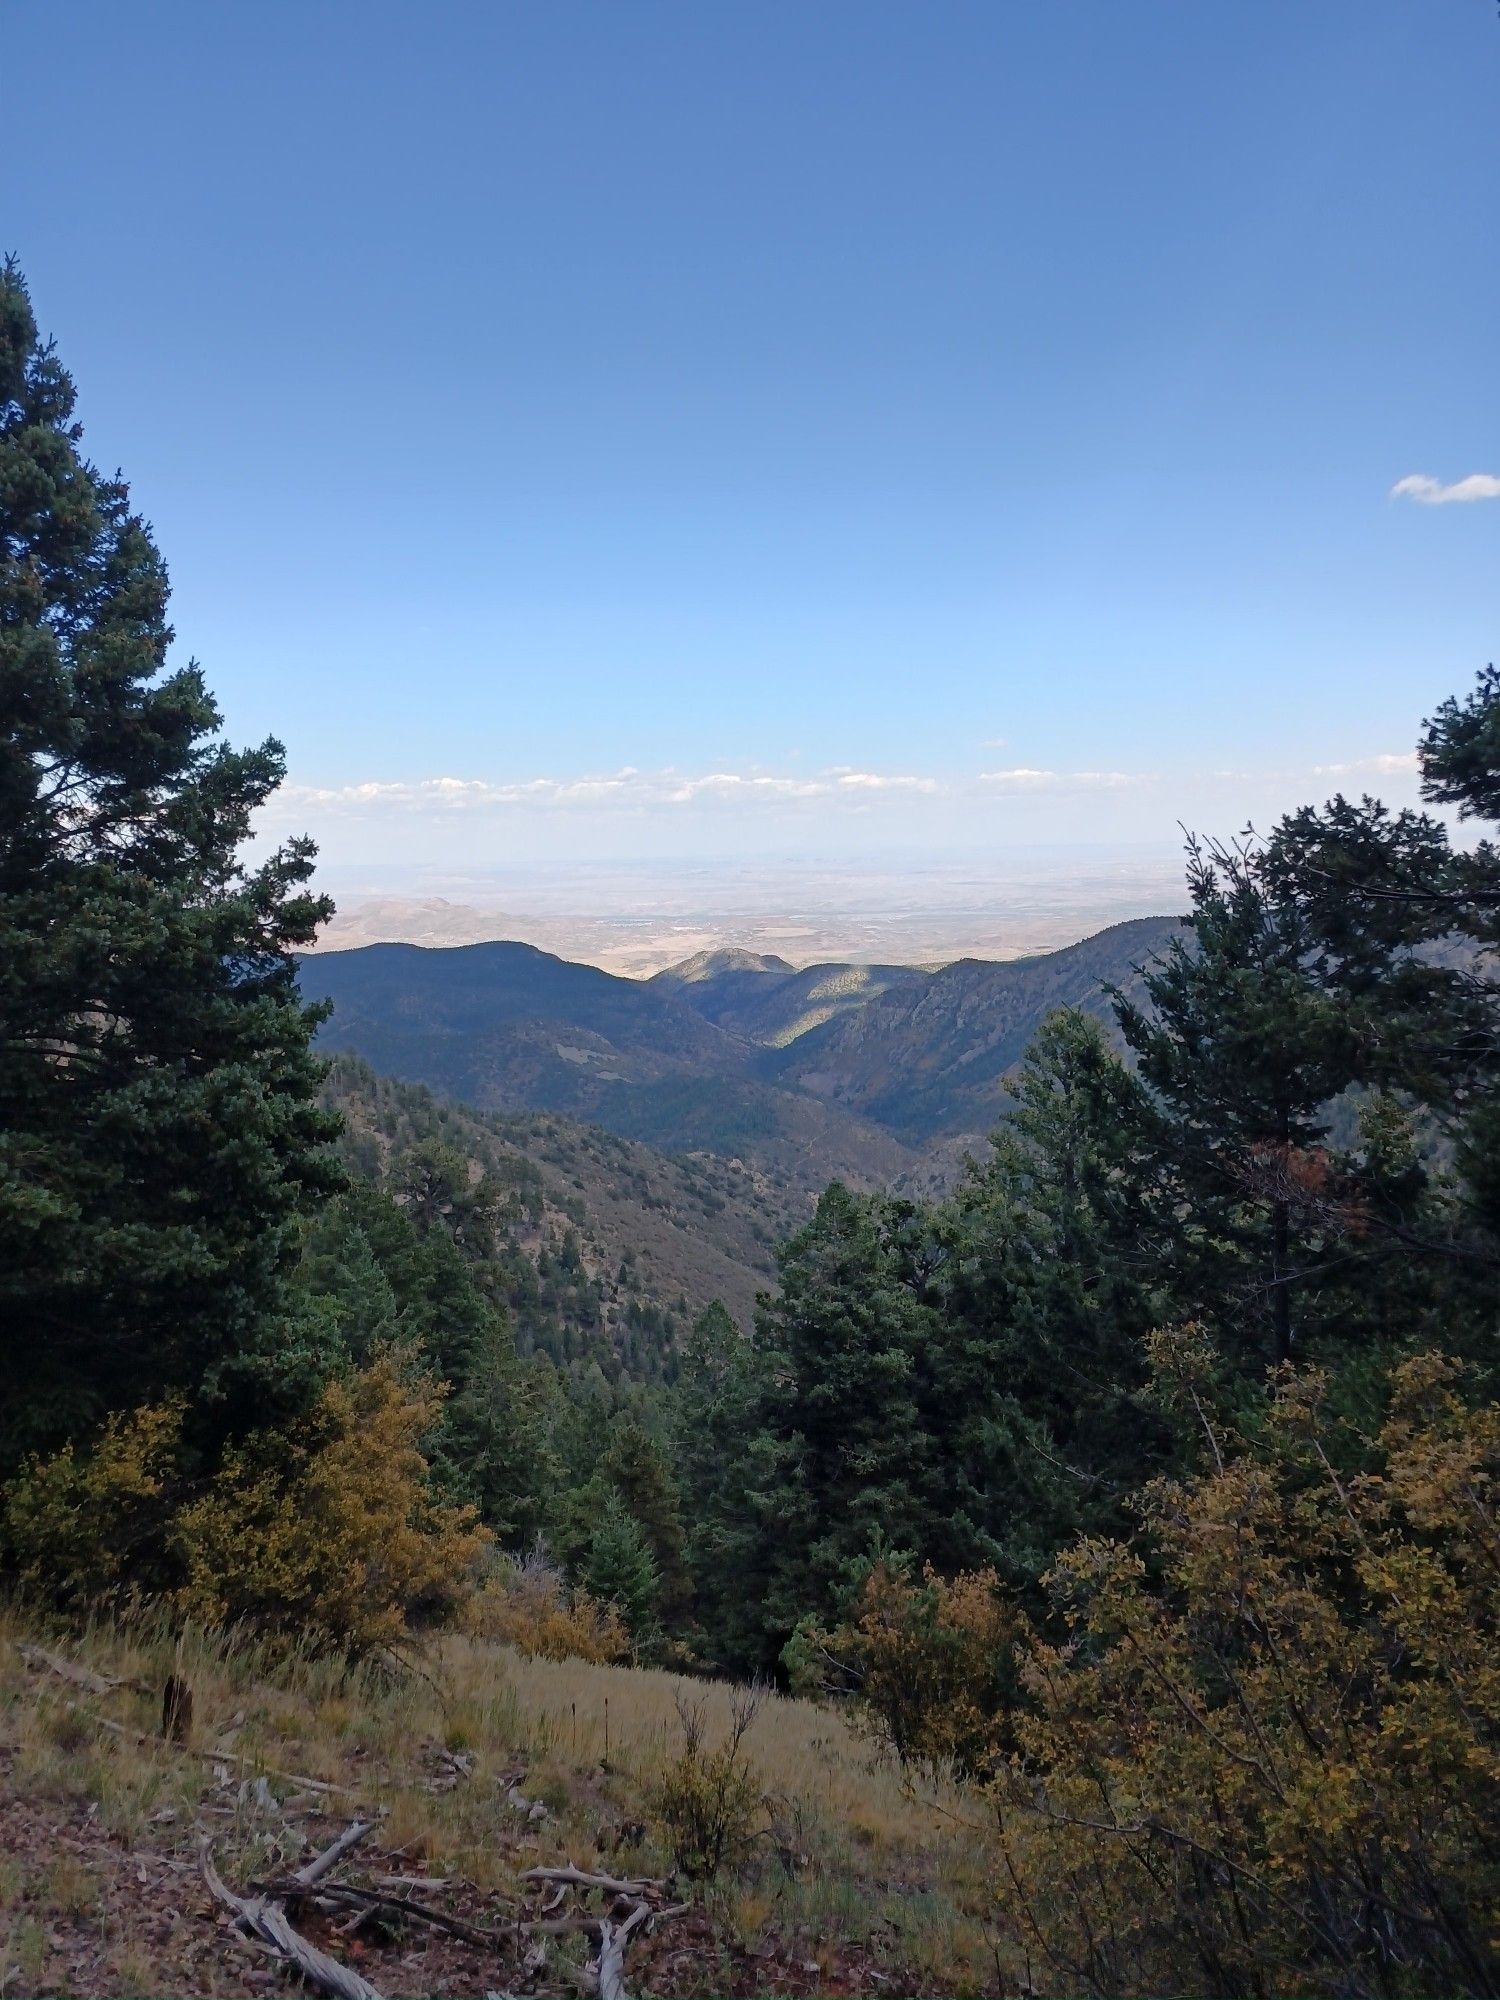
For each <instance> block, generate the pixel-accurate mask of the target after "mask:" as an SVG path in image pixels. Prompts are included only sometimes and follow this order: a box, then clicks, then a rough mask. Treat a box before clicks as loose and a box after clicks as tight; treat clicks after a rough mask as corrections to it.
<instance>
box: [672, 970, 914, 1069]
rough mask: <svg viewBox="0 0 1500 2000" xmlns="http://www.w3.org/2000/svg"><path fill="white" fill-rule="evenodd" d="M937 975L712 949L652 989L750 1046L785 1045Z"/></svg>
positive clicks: (673, 972) (775, 1046) (776, 1046)
mask: <svg viewBox="0 0 1500 2000" xmlns="http://www.w3.org/2000/svg"><path fill="white" fill-rule="evenodd" d="M931 976H932V975H931V974H930V973H929V972H926V971H924V970H923V969H922V968H921V967H919V966H915V965H805V966H802V967H801V968H800V969H799V968H797V967H794V966H790V965H788V964H787V962H786V960H785V959H784V958H775V957H772V956H769V955H766V954H762V953H759V952H749V951H704V952H699V953H698V954H697V956H696V957H694V958H688V959H684V960H683V962H682V963H681V964H680V965H672V966H669V967H668V968H667V970H666V971H665V972H658V973H657V974H656V976H655V978H654V979H653V980H651V982H650V983H651V985H653V986H659V987H661V988H662V989H663V990H664V991H666V992H669V993H673V994H676V995H677V996H678V997H680V998H681V999H683V1000H685V1001H686V1002H687V1004H688V1005H689V1006H690V1007H691V1008H692V1009H693V1010H694V1012H695V1013H698V1014H701V1015H702V1016H703V1018H704V1019H705V1020H706V1021H712V1022H713V1024H714V1026H715V1027H718V1028H725V1029H728V1030H729V1032H730V1033H731V1034H735V1035H739V1036H742V1037H743V1038H744V1039H745V1040H746V1041H751V1042H762V1043H764V1044H765V1045H766V1046H767V1047H769V1048H783V1047H785V1045H786V1044H787V1043H788V1042H794V1041H796V1039H797V1037H798V1036H799V1035H805V1034H807V1033H808V1032H809V1030H811V1029H813V1028H818V1027H821V1026H822V1025H823V1023H824V1022H825V1021H831V1020H834V1019H835V1018H836V1017H837V1016H839V1015H841V1014H847V1013H849V1012H851V1011H852V1010H853V1009H855V1008H859V1007H863V1006H864V1005H865V1003H866V1002H867V1001H869V1000H873V999H875V998H877V997H878V996H879V995H880V994H882V993H886V992H889V991H890V989H891V988H892V987H897V986H899V987H911V986H916V985H920V984H922V983H923V982H925V981H926V980H927V979H929V978H930V977H931Z"/></svg>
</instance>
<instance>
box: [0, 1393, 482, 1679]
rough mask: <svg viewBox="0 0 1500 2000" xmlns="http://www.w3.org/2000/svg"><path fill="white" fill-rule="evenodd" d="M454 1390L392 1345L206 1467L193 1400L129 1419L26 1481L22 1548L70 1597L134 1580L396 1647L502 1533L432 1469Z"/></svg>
mask: <svg viewBox="0 0 1500 2000" xmlns="http://www.w3.org/2000/svg"><path fill="white" fill-rule="evenodd" d="M442 1396H443V1392H442V1390H441V1388H440V1387H438V1386H437V1385H436V1384H434V1383H432V1382H431V1381H429V1380H426V1379H425V1378H418V1379H416V1380H413V1379H411V1378H409V1377H408V1376H407V1375H405V1374H404V1373H403V1372H402V1369H401V1368H400V1366H399V1365H398V1363H397V1361H396V1360H395V1358H394V1357H392V1356H390V1355H386V1356H382V1357H380V1358H378V1359H377V1360H376V1361H375V1362H374V1363H372V1365H371V1366H370V1367H369V1368H366V1369H363V1370H361V1371H359V1372H358V1373H356V1374H353V1375H350V1376H348V1377H341V1378H336V1379H335V1380H333V1381H331V1382H329V1383H327V1384H326V1385H325V1387H324V1389H323V1392H322V1394H321V1396H320V1397H319V1400H318V1402H317V1404H316V1406H315V1408H314V1409H313V1411H312V1412H311V1414H310V1415H309V1416H308V1417H307V1418H306V1419H305V1420H304V1421H303V1422H302V1423H300V1424H298V1425H296V1426H295V1427H293V1428H292V1429H291V1430H289V1431H266V1432H260V1433H257V1434H255V1435H253V1436H252V1437H250V1438H248V1439H247V1440H246V1441H245V1442H244V1443H243V1444H242V1445H240V1446H238V1447H234V1448H232V1449H230V1450H228V1451H226V1453H225V1455H224V1457H223V1459H222V1461H221V1463H220V1465H219V1466H218V1468H217V1470H216V1471H215V1472H214V1473H213V1474H212V1476H210V1477H207V1478H202V1477H199V1478H196V1479H193V1478H189V1477H188V1475H187V1472H186V1470H185V1468H184V1464H183V1451H182V1426H183V1409H182V1406H181V1404H180V1403H169V1404H164V1405H162V1406H160V1407H158V1408H148V1409H143V1410H137V1411H135V1412H134V1413H133V1414H131V1415H129V1416H121V1417H115V1418H112V1419H111V1420H110V1421H109V1422H108V1423H107V1424H106V1425H105V1427H104V1430H103V1431H102V1433H101V1434H100V1437H99V1439H98V1441H97V1443H96V1444H95V1446H94V1448H93V1450H92V1451H90V1452H87V1453H83V1454H80V1453H78V1452H77V1451H75V1449H74V1447H73V1446H71V1445H68V1446H66V1447H64V1449H63V1450H62V1451H60V1452H58V1453H56V1454H55V1455H54V1456H53V1457H52V1458H50V1459H47V1460H44V1461H36V1460H33V1461H32V1462H31V1463H30V1464H28V1465H27V1466H26V1467H25V1468H24V1469H23V1471H22V1473H21V1474H20V1476H19V1477H18V1478H17V1479H16V1480H15V1481H14V1482H13V1483H12V1486H11V1488H10V1491H9V1493H8V1495H7V1497H6V1505H5V1517H4V1519H5V1538H6V1541H7V1542H8V1544H9V1548H10V1552H11V1555H12V1559H13V1561H14V1562H15V1565H16V1568H17V1570H18V1572H19V1574H20V1577H21V1579H22V1581H23V1583H25V1584H26V1585H27V1586H28V1587H29V1588H30V1589H32V1590H34V1591H35V1592H36V1593H37V1594H38V1595H39V1596H41V1597H43V1598H45V1599H47V1600H49V1601H50V1602H52V1603H54V1604H56V1605H58V1606H60V1607H62V1608H69V1607H76V1606H79V1605H81V1604H83V1603H85V1602H87V1601H89V1600H91V1599H95V1598H98V1597H100V1596H103V1595H107V1594H108V1593H110V1592H112V1591H114V1590H117V1589H120V1588H123V1587H126V1586H129V1587H131V1588H134V1589H138V1590H144V1591H146V1592H147V1593H149V1594H155V1595H158V1596H161V1597H163V1598H164V1599H166V1600H167V1601H168V1602H169V1604H170V1605H171V1607H172V1609H173V1610H174V1612H176V1613H177V1614H178V1615H180V1616H184V1617H188V1618H192V1619H194V1620H197V1621H198V1622H200V1623H202V1624H210V1625H214V1624H226V1623H230V1622H232V1621H235V1620H245V1621H246V1622H248V1623H250V1624H252V1625H254V1626H255V1627H257V1628H258V1629H260V1630H263V1631H268V1632H274V1633H282V1634H286V1635H290V1636H294V1637H295V1638H296V1639H297V1640H298V1641H299V1642H301V1643H304V1644H310V1645H311V1646H313V1647H314V1648H316V1649H321V1650H333V1651H338V1652H348V1653H354V1654H358V1653H365V1652H369V1651H371V1650H373V1649H375V1648H377V1647H380V1646H389V1645H393V1644H395V1643H397V1642H398V1641H400V1640H401V1639H402V1638H404V1637H405V1636H406V1635H407V1633H408V1632H409V1631H410V1630H411V1629H412V1628H413V1627H414V1626H417V1625H420V1624H424V1623H432V1622H435V1621H437V1620H440V1619H442V1618H445V1617H448V1616H450V1615H451V1614H452V1613H453V1612H454V1611H455V1610H456V1609H457V1608H458V1607H459V1605H460V1604H461V1603H462V1601H463V1599H464V1598H465V1596H466V1595H467V1594H468V1592H469V1590H470V1589H471V1588H472V1577H473V1572H474V1570H475V1567H476V1563H477V1560H478V1558H479V1556H480V1554H481V1552H482V1551H483V1549H484V1548H485V1547H486V1545H487V1543H488V1540H489V1537H488V1535H487V1534H486V1533H485V1531H484V1530H483V1529H482V1528H479V1527H477V1526H476V1525H475V1520H474V1514H473V1509H472V1508H468V1507H452V1506H447V1505H445V1504H444V1503H443V1502H442V1501H441V1500H440V1499H439V1498H438V1496H437V1494H436V1493H435V1492H434V1490H433V1487H432V1485H431V1482H430V1481H429V1478H428V1466H427V1461H426V1459H425V1457H424V1456H423V1453H422V1449H421V1444H422V1439H423V1438H424V1437H425V1436H426V1435H427V1434H428V1433H429V1432H430V1431H431V1430H432V1428H433V1426H434V1425H435V1423H436V1421H437V1417H438V1412H439V1410H440V1408H441V1405H442Z"/></svg>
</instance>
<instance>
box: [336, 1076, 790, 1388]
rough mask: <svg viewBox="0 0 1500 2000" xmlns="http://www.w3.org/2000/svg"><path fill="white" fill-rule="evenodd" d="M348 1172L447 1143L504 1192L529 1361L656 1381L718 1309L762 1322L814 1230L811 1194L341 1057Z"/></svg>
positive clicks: (511, 1293)
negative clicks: (487, 1108) (689, 1331)
mask: <svg viewBox="0 0 1500 2000" xmlns="http://www.w3.org/2000/svg"><path fill="white" fill-rule="evenodd" d="M324 1097H325V1101H326V1102H327V1103H328V1105H329V1107H330V1108H331V1109H333V1110H336V1111H338V1112H339V1113H340V1114H341V1116H342V1118H343V1120H344V1137H343V1140H342V1142H341V1146H342V1150H343V1152H344V1155H345V1158H346V1160H347V1161H348V1163H349V1165H350V1166H351V1167H352V1168H353V1170H354V1171H355V1172H357V1173H360V1174H362V1175H364V1176H366V1177H368V1178H372V1179H377V1180H378V1179H381V1178H383V1177H384V1176H385V1175H386V1174H387V1173H388V1171H389V1169H390V1167H391V1164H392V1162H394V1161H397V1160H399V1158H400V1157H401V1156H402V1155H403V1154H405V1153H407V1152H409V1151H410V1150H411V1149H412V1148H414V1147H420V1146H431V1145H440V1146H444V1147H451V1148H452V1149H453V1150H454V1151H456V1152H458V1153H460V1154H462V1155H463V1157H464V1158H465V1159H466V1160H468V1161H471V1162H472V1163H473V1165H474V1168H475V1169H476V1170H479V1169H482V1170H483V1171H484V1172H485V1173H487V1174H488V1175H490V1176H491V1177H492V1178H493V1179H494V1180H495V1181H496V1182H498V1183H499V1185H500V1187H501V1189H502V1190H503V1191H504V1195H503V1200H502V1203H501V1206H500V1210H499V1215H498V1218H497V1223H498V1226H497V1232H496V1233H497V1252H496V1254H497V1259H498V1261H499V1262H500V1263H501V1264H502V1265H503V1266H504V1279H503V1284H502V1290H503V1295H504V1299H505V1303H506V1304H507V1305H508V1307H509V1309H510V1312H511V1316H512V1319H513V1321H514V1323H515V1327H516V1333H517V1339H518V1342H519V1344H520V1345H521V1347H522V1348H523V1350H526V1351H533V1350H541V1351H543V1352H546V1353H549V1354H551V1355H552V1357H553V1359H554V1360H558V1361H568V1360H577V1359H581V1358H585V1357H587V1356H590V1355H595V1354H602V1353H604V1351H605V1350H612V1351H613V1352H614V1353H615V1354H616V1355H617V1356H618V1357H619V1358H620V1360H621V1361H622V1362H623V1364H624V1365H625V1367H626V1370H627V1372H628V1373H630V1374H631V1375H632V1376H635V1377H637V1378H650V1377H651V1376H653V1375H655V1374H657V1373H658V1372H659V1371H660V1366H661V1363H662V1359H663V1356H664V1355H665V1353H666V1351H667V1350H668V1349H669V1348H670V1347H671V1345H672V1344H673V1342H674V1340H675V1339H676V1337H677V1335H678V1334H679V1333H680V1332H681V1330H682V1328H683V1327H684V1325H685V1324H686V1322H687V1321H689V1320H691V1319H693V1318H695V1317H696V1316H697V1315H698V1314H699V1313H700V1312H701V1311H702V1310H703V1309H704V1307H705V1306H707V1305H709V1304H710V1303H711V1302H712V1301H713V1300H715V1299H717V1300H719V1301H720V1302H721V1303H722V1304H723V1305H725V1306H726V1307H727V1308H728V1309H729V1311H730V1312H731V1313H732V1314H733V1316H734V1318H735V1319H736V1320H737V1321H738V1322H739V1324H740V1325H741V1326H748V1325H749V1322H750V1315H751V1312H752V1310H753V1307H754V1304H755V1297H756V1293H757V1292H758V1291H761V1290H763V1289H764V1288H765V1287H767V1286H769V1285H774V1283H775V1281H776V1266H775V1260H774V1256H773V1249H774V1246H775V1244H776V1243H777V1242H779V1241H780V1240H781V1239H782V1238H783V1237H785V1236H786V1235H787V1234H789V1233H790V1231H791V1230H792V1229H794V1228H795V1227H797V1226H798V1225H799V1224H800V1223H801V1222H802V1220H803V1219H804V1204H803V1203H802V1201H801V1199H800V1197H799V1196H797V1195H796V1194H795V1193H794V1192H792V1191H790V1190H788V1189H787V1188H785V1187H784V1186H782V1185H781V1184H779V1183H777V1182H774V1181H771V1180H768V1179H767V1178H766V1177H765V1176H764V1175H761V1174H758V1173H756V1172H755V1171H754V1170H752V1169H750V1168H748V1167H744V1166H741V1165H731V1164H730V1163H729V1162H728V1161H724V1160H720V1159H716V1158H713V1157H711V1156H702V1157H678V1158H672V1159H668V1158H665V1157H664V1156H663V1155H661V1154H660V1153H655V1152H653V1151H652V1150H651V1149H650V1148H649V1147H647V1146H642V1145H639V1144H637V1143H635V1142H633V1141H631V1140H628V1139H621V1138H619V1137H618V1136H617V1135H616V1134H614V1133H611V1132H605V1131H603V1130H601V1129H600V1128H599V1127H597V1126H588V1125H580V1124H578V1123H577V1122H576V1121H574V1120H573V1119H569V1118H562V1117H557V1116H554V1115H551V1114H547V1113H519V1114H515V1115H512V1116H508V1117H507V1116H498V1115H492V1114H485V1113H480V1112H473V1111H470V1110H467V1109H466V1108H465V1107H464V1106H463V1105H460V1104H457V1103H454V1102H452V1101H451V1100H447V1099H443V1098H439V1097H435V1096H434V1095H433V1094H432V1092H430V1091H429V1090H427V1089H426V1088H425V1087H424V1086H422V1085H420V1084H407V1083H398V1082H395V1081H393V1080H392V1079H391V1078H389V1077H383V1076H378V1075H377V1074H376V1073H375V1071H374V1070H372V1069H371V1068H370V1067H369V1065H368V1064H367V1063H364V1062H362V1061H360V1060H359V1059H358V1058H357V1057H352V1056H347V1055H344V1056H339V1057H336V1058H335V1060H334V1062H333V1064H332V1065H331V1067H330V1069H329V1073H328V1078H327V1082H326V1085H325V1090H324Z"/></svg>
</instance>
